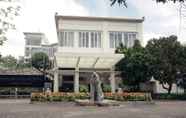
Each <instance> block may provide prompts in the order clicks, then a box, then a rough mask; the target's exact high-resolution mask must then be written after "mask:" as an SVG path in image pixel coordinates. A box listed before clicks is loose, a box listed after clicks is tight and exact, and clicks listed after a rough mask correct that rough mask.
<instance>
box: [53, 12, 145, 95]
mask: <svg viewBox="0 0 186 118" xmlns="http://www.w3.org/2000/svg"><path fill="white" fill-rule="evenodd" d="M55 20H56V29H57V34H58V51H57V53H55V68H54V73H55V74H54V88H53V89H54V92H58V91H59V88H62V91H63V90H64V86H65V88H67V87H69V90H73V91H74V92H76V93H78V92H79V84H84V83H88V81H89V77H90V72H93V71H97V72H109V73H110V77H109V78H107V79H108V80H109V81H110V84H111V88H112V92H115V90H116V86H117V85H116V84H115V71H114V66H115V64H116V63H117V62H118V61H119V60H121V59H122V58H123V57H124V56H123V54H115V49H116V47H118V46H119V44H120V43H123V44H124V45H126V46H127V47H131V46H132V45H133V44H134V40H136V39H138V40H140V41H142V39H143V37H142V35H143V26H142V23H143V21H144V18H142V19H129V18H111V17H80V16H59V15H56V16H55Z"/></svg>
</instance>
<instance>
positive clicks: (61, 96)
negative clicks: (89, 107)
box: [31, 92, 89, 102]
mask: <svg viewBox="0 0 186 118" xmlns="http://www.w3.org/2000/svg"><path fill="white" fill-rule="evenodd" d="M88 98H89V95H88V93H78V94H76V93H60V92H58V93H50V94H47V93H32V94H31V101H40V102H61V101H75V99H88Z"/></svg>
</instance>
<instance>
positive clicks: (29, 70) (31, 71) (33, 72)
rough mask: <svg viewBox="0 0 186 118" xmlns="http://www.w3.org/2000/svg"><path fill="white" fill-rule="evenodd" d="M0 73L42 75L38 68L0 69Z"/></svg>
mask: <svg viewBox="0 0 186 118" xmlns="http://www.w3.org/2000/svg"><path fill="white" fill-rule="evenodd" d="M0 75H42V73H41V72H39V71H38V70H36V69H32V68H27V69H0Z"/></svg>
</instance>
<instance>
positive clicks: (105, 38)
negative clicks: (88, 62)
mask: <svg viewBox="0 0 186 118" xmlns="http://www.w3.org/2000/svg"><path fill="white" fill-rule="evenodd" d="M57 23H58V31H67V30H70V31H101V33H102V48H79V47H78V32H75V45H74V47H73V48H67V47H58V51H59V52H80V53H114V51H115V49H113V48H110V44H109V43H110V41H109V31H119V32H136V33H137V39H138V40H140V41H141V42H142V39H143V36H142V34H143V29H142V23H139V22H127V21H104V20H100V21H97V20H96V21H95V20H83V19H81V20H80V19H77V20H74V19H59V20H58V22H57Z"/></svg>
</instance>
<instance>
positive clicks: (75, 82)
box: [74, 68, 79, 93]
mask: <svg viewBox="0 0 186 118" xmlns="http://www.w3.org/2000/svg"><path fill="white" fill-rule="evenodd" d="M74 92H75V93H79V69H78V68H76V69H75V76H74Z"/></svg>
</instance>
